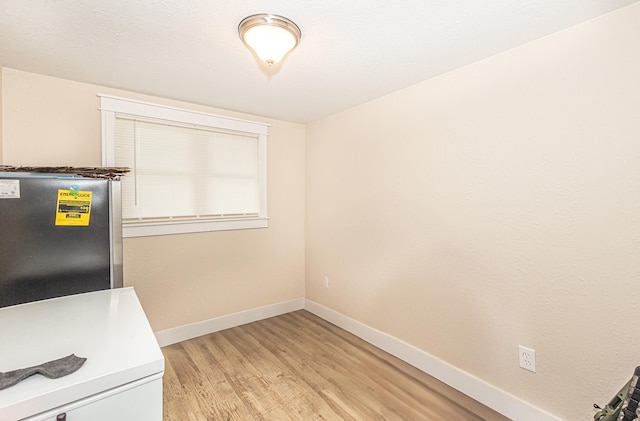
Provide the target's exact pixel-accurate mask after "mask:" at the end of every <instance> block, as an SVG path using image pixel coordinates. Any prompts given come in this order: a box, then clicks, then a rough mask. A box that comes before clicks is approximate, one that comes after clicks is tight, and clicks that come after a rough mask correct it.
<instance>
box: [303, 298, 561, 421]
mask: <svg viewBox="0 0 640 421" xmlns="http://www.w3.org/2000/svg"><path fill="white" fill-rule="evenodd" d="M304 308H305V310H307V311H309V312H311V313H313V314H315V315H316V316H318V317H321V318H323V319H325V320H327V321H328V322H331V323H333V324H335V325H336V326H339V327H341V328H342V329H344V330H346V331H348V332H350V333H352V334H354V335H356V336H358V337H360V338H362V339H364V340H365V341H367V342H369V343H370V344H372V345H375V346H376V347H378V348H380V349H382V350H383V351H386V352H388V353H389V354H391V355H393V356H395V357H397V358H399V359H401V360H403V361H404V362H406V363H409V364H411V365H412V366H414V367H416V368H418V369H420V370H421V371H423V372H425V373H427V374H429V375H430V376H432V377H435V378H436V379H438V380H440V381H441V382H443V383H446V384H447V385H449V386H451V387H453V388H454V389H457V390H459V391H460V392H462V393H464V394H465V395H467V396H470V397H471V398H473V399H475V400H476V401H478V402H480V403H482V404H484V405H486V406H488V407H489V408H491V409H493V410H494V411H496V412H499V413H501V414H502V415H504V416H506V417H508V418H511V419H513V420H527V421H558V420H559V419H558V418H556V417H554V416H553V415H551V414H549V413H547V412H545V411H543V410H541V409H539V408H537V407H535V406H532V405H529V404H528V403H526V402H524V401H522V400H520V399H518V398H516V397H515V396H513V395H511V394H509V393H507V392H505V391H503V390H500V389H498V388H496V387H494V386H492V385H490V384H489V383H486V382H484V381H482V380H480V379H479V378H477V377H475V376H473V375H471V374H469V373H467V372H465V371H462V370H460V369H459V368H456V367H454V366H452V365H451V364H448V363H446V362H445V361H442V360H440V359H439V358H436V357H434V356H433V355H431V354H428V353H426V352H424V351H422V350H420V349H418V348H416V347H414V346H412V345H410V344H408V343H406V342H403V341H401V340H399V339H397V338H394V337H393V336H391V335H388V334H386V333H384V332H381V331H379V330H377V329H374V328H372V327H369V326H367V325H365V324H363V323H360V322H359V321H357V320H354V319H352V318H350V317H347V316H345V315H343V314H341V313H338V312H337V311H334V310H332V309H330V308H328V307H325V306H323V305H321V304H318V303H315V302H313V301H310V300H305V305H304Z"/></svg>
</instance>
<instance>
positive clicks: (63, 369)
mask: <svg viewBox="0 0 640 421" xmlns="http://www.w3.org/2000/svg"><path fill="white" fill-rule="evenodd" d="M85 361H87V359H86V358H80V357H76V355H75V354H71V355H67V356H66V357H64V358H60V359H58V360H53V361H49V362H46V363H44V364H40V365H36V366H33V367H28V368H21V369H19V370H14V371H8V372H6V373H0V390H2V389H6V388H8V387H11V386H14V385H16V384H18V383H20V382H21V381H23V380H24V379H26V378H27V377H30V376H33V375H34V374H42V375H43V376H45V377H48V378H50V379H57V378H60V377H64V376H66V375H68V374H71V373H74V372H76V371H78V369H79V368H80V367H82V365H83V364H84V362H85Z"/></svg>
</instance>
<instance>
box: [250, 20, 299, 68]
mask: <svg viewBox="0 0 640 421" xmlns="http://www.w3.org/2000/svg"><path fill="white" fill-rule="evenodd" d="M238 32H239V34H240V38H241V39H242V41H243V42H244V43H245V44H246V45H247V46H248V47H249V48H251V49H252V50H253V51H255V52H256V54H257V55H258V57H260V59H261V60H262V61H264V62H265V63H267V64H268V65H269V66H271V65H273V64H275V63H277V62H279V61H280V60H282V58H283V57H284V56H285V55H286V54H287V53H288V52H289V51H291V50H293V49H294V48H295V47H296V46H297V45H298V43H299V42H300V36H301V32H300V28H298V26H297V25H296V24H295V23H293V22H291V21H290V20H289V19H287V18H284V17H282V16H277V15H268V14H261V15H253V16H249V17H247V18H245V19H243V20H242V22H240V25H238Z"/></svg>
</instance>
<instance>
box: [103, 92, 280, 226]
mask: <svg viewBox="0 0 640 421" xmlns="http://www.w3.org/2000/svg"><path fill="white" fill-rule="evenodd" d="M98 96H99V97H100V111H101V116H102V165H103V166H106V167H113V166H115V157H114V153H115V137H114V135H115V130H114V128H115V120H116V114H127V115H133V116H140V117H147V118H152V119H159V120H167V121H176V122H180V123H187V124H194V125H199V126H209V127H214V128H219V129H225V130H232V131H241V132H246V133H252V134H255V135H257V137H258V172H259V180H260V185H259V194H260V209H259V212H258V216H257V217H252V218H229V219H216V220H205V221H170V222H164V221H163V222H140V223H127V224H123V226H122V236H123V237H125V238H126V237H146V236H153V235H168V234H186V233H191V232H204V231H223V230H239V229H253V228H267V227H268V226H269V217H268V216H267V135H268V133H267V130H268V127H269V125H268V124H265V123H257V122H253V121H247V120H240V119H234V118H229V117H223V116H217V115H214V114H207V113H203V112H199V111H192V110H187V109H182V108H175V107H170V106H166V105H160V104H152V103H149V102H143V101H136V100H131V99H126V98H119V97H115V96H110V95H103V94H98ZM125 177H126V175H125Z"/></svg>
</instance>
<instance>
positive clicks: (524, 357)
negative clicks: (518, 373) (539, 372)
mask: <svg viewBox="0 0 640 421" xmlns="http://www.w3.org/2000/svg"><path fill="white" fill-rule="evenodd" d="M518 355H519V356H520V367H522V368H524V369H525V370H529V371H533V372H534V373H535V372H536V351H535V350H533V349H531V348H527V347H526V346H522V345H518Z"/></svg>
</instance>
